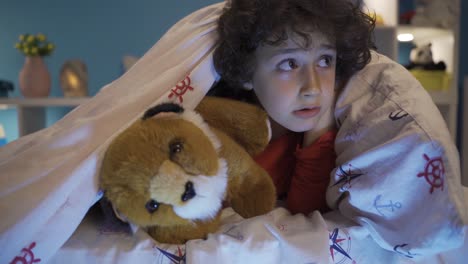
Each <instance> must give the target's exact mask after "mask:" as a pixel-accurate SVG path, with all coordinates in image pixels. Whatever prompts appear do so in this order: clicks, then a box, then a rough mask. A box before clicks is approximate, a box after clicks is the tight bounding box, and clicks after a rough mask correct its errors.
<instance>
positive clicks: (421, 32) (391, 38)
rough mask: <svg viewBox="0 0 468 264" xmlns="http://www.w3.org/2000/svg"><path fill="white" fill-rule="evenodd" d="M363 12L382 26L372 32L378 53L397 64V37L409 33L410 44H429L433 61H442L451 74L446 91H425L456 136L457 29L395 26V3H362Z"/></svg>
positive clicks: (374, 0)
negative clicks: (377, 20) (411, 39)
mask: <svg viewBox="0 0 468 264" xmlns="http://www.w3.org/2000/svg"><path fill="white" fill-rule="evenodd" d="M364 4H365V6H366V7H365V8H367V9H365V10H369V11H370V12H371V13H372V12H374V11H375V13H377V14H378V15H380V16H381V17H382V18H383V20H384V23H385V25H384V26H381V25H379V26H377V27H376V29H375V32H374V33H375V42H376V46H377V50H378V52H380V53H382V54H384V55H386V56H388V57H389V58H391V59H393V60H395V61H398V40H397V36H398V35H399V34H402V33H410V34H412V35H413V36H414V40H413V42H414V43H416V44H417V45H418V44H425V43H427V42H431V43H432V52H433V56H434V60H435V61H440V60H443V61H444V62H445V63H446V65H447V72H448V73H450V74H451V75H452V82H451V84H450V88H449V89H447V90H442V89H441V90H438V91H429V93H430V94H431V96H432V99H433V101H434V103H435V104H436V105H437V106H438V107H439V110H440V112H441V113H442V116H443V117H444V119H445V121H446V123H447V126H448V129H449V131H450V133H451V135H452V138H453V139H454V140H455V139H456V134H457V109H458V88H457V80H458V56H456V54H458V50H459V49H458V45H459V44H458V43H459V40H458V34H456V33H455V32H457V33H458V28H456V29H453V30H448V29H440V28H434V27H414V26H409V25H398V9H399V8H398V0H385V1H382V0H364Z"/></svg>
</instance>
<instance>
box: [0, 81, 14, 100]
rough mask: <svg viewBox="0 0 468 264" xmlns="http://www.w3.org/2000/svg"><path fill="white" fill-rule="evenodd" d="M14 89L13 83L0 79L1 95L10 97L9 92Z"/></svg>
mask: <svg viewBox="0 0 468 264" xmlns="http://www.w3.org/2000/svg"><path fill="white" fill-rule="evenodd" d="M11 91H13V83H12V82H9V81H5V80H0V97H8V92H11Z"/></svg>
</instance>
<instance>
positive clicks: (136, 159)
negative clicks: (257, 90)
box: [100, 98, 276, 243]
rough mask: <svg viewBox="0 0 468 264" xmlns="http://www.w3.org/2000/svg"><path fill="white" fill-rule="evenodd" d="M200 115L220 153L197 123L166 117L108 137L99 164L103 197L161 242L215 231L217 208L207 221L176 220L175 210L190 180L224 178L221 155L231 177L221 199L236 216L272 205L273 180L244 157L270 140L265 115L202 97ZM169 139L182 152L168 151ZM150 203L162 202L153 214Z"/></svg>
mask: <svg viewBox="0 0 468 264" xmlns="http://www.w3.org/2000/svg"><path fill="white" fill-rule="evenodd" d="M197 110H198V111H199V112H200V114H201V115H202V116H203V118H204V119H205V120H206V121H207V123H209V125H210V128H209V130H210V131H211V133H212V134H213V135H215V138H217V140H219V142H220V143H221V147H220V149H219V151H217V150H216V148H215V146H214V145H213V141H212V140H210V135H207V134H206V131H204V130H203V129H200V127H199V126H197V125H195V124H194V123H193V122H191V121H187V120H186V119H183V118H182V117H181V114H177V113H170V114H169V113H168V114H166V113H164V114H158V115H156V116H155V117H154V118H150V119H147V120H138V121H136V122H135V123H134V124H132V125H131V126H130V127H129V128H127V129H126V130H125V131H124V132H123V133H121V134H120V135H119V136H117V137H116V138H115V139H114V140H113V142H112V143H111V144H110V146H109V147H108V149H107V151H106V154H105V156H104V159H103V163H102V169H101V181H100V185H101V188H102V189H103V190H104V191H105V196H106V197H107V199H108V200H109V201H110V202H111V203H112V204H113V206H114V208H116V210H118V211H119V212H120V213H121V214H122V215H124V216H125V217H126V218H127V219H128V220H129V221H131V222H132V223H134V224H136V225H139V226H142V227H146V228H147V230H148V232H149V234H150V235H151V236H152V237H153V238H155V239H156V240H157V241H159V242H162V243H184V242H186V241H187V240H189V239H197V238H204V237H206V235H207V234H208V233H213V232H215V231H216V230H217V229H218V228H219V224H220V208H219V207H216V208H215V209H214V210H215V211H214V212H213V214H211V215H210V216H209V217H202V218H196V217H195V218H193V219H187V218H184V217H181V216H179V215H178V214H177V213H176V211H175V208H176V207H184V206H187V205H190V202H191V201H192V200H188V201H183V200H182V199H181V196H182V194H183V193H184V191H185V184H186V183H187V181H188V180H190V181H192V180H193V181H194V182H196V181H197V177H205V178H207V179H211V178H212V177H213V178H214V177H215V176H216V175H218V176H216V177H218V178H219V177H221V176H219V175H220V174H222V173H221V172H222V171H223V170H222V169H221V167H222V166H221V165H220V164H222V163H220V160H219V159H220V158H222V159H225V160H226V162H227V174H228V175H227V187H226V188H225V189H222V194H221V195H222V196H223V197H224V198H225V199H226V201H227V202H228V203H229V204H231V206H232V207H233V209H234V210H235V211H236V212H238V213H239V214H240V215H242V216H243V217H252V216H256V215H261V214H264V213H267V212H269V211H270V210H272V209H273V206H274V204H275V200H276V194H275V189H274V185H273V183H272V180H271V178H270V176H269V175H268V174H267V173H266V171H264V170H263V169H262V168H261V167H259V166H258V165H257V164H256V163H255V161H254V160H253V159H252V158H251V157H250V155H249V153H252V154H257V153H259V152H260V151H262V150H263V148H264V147H265V146H266V144H267V143H268V140H269V138H268V136H269V133H270V132H269V127H268V126H267V121H266V120H267V116H266V114H265V113H264V112H263V111H262V110H260V109H258V108H257V107H255V106H251V105H247V104H245V103H240V102H237V101H232V100H226V99H218V98H206V99H204V100H203V101H202V102H201V103H200V105H199V107H198V108H197ZM186 111H187V110H186ZM174 142H182V144H183V148H182V150H181V151H180V152H178V153H176V154H174V153H172V154H171V152H170V146H171V144H173V143H174ZM246 150H247V151H248V152H249V153H248V152H247V151H246ZM199 175H202V176H199ZM222 177H224V176H222ZM195 185H196V186H198V185H197V184H195ZM209 186H211V185H209ZM215 186H218V187H219V186H224V185H215ZM218 187H217V188H218ZM207 190H211V187H208V188H207ZM195 191H196V192H197V195H199V190H197V189H196V190H195ZM223 197H221V198H223ZM195 198H198V197H197V196H196V197H195ZM195 198H194V200H195ZM152 199H153V200H157V201H158V202H159V203H160V204H159V207H158V209H157V210H156V211H154V212H152V213H150V212H148V210H147V209H146V207H145V205H146V204H147V202H148V201H150V200H152ZM208 200H211V199H208ZM210 206H211V204H210ZM184 208H185V207H184ZM183 210H186V209H183ZM188 210H189V211H190V208H188ZM216 210H217V211H216ZM193 211H194V212H197V210H193Z"/></svg>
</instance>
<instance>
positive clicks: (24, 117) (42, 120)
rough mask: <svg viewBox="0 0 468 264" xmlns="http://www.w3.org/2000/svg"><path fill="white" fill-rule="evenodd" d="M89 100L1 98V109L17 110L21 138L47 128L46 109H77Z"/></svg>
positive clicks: (83, 98) (86, 98)
mask: <svg viewBox="0 0 468 264" xmlns="http://www.w3.org/2000/svg"><path fill="white" fill-rule="evenodd" d="M89 99H90V97H81V98H64V97H44V98H23V97H18V98H1V99H0V109H8V108H16V109H17V115H18V131H19V136H20V137H21V136H25V135H27V134H30V133H33V132H35V131H38V130H40V129H43V128H44V127H45V126H46V113H45V109H46V108H48V107H56V106H69V107H75V106H78V105H80V104H83V103H85V102H87V101H88V100H89Z"/></svg>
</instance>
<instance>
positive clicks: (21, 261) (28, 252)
mask: <svg viewBox="0 0 468 264" xmlns="http://www.w3.org/2000/svg"><path fill="white" fill-rule="evenodd" d="M35 246H36V242H32V243H31V244H30V245H29V247H27V248H26V247H25V248H23V249H21V253H22V255H21V256H16V257H15V258H14V259H13V260H12V261H11V262H10V264H32V263H39V262H41V259H40V258H36V257H35V256H34V252H33V249H34V247H35Z"/></svg>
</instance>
